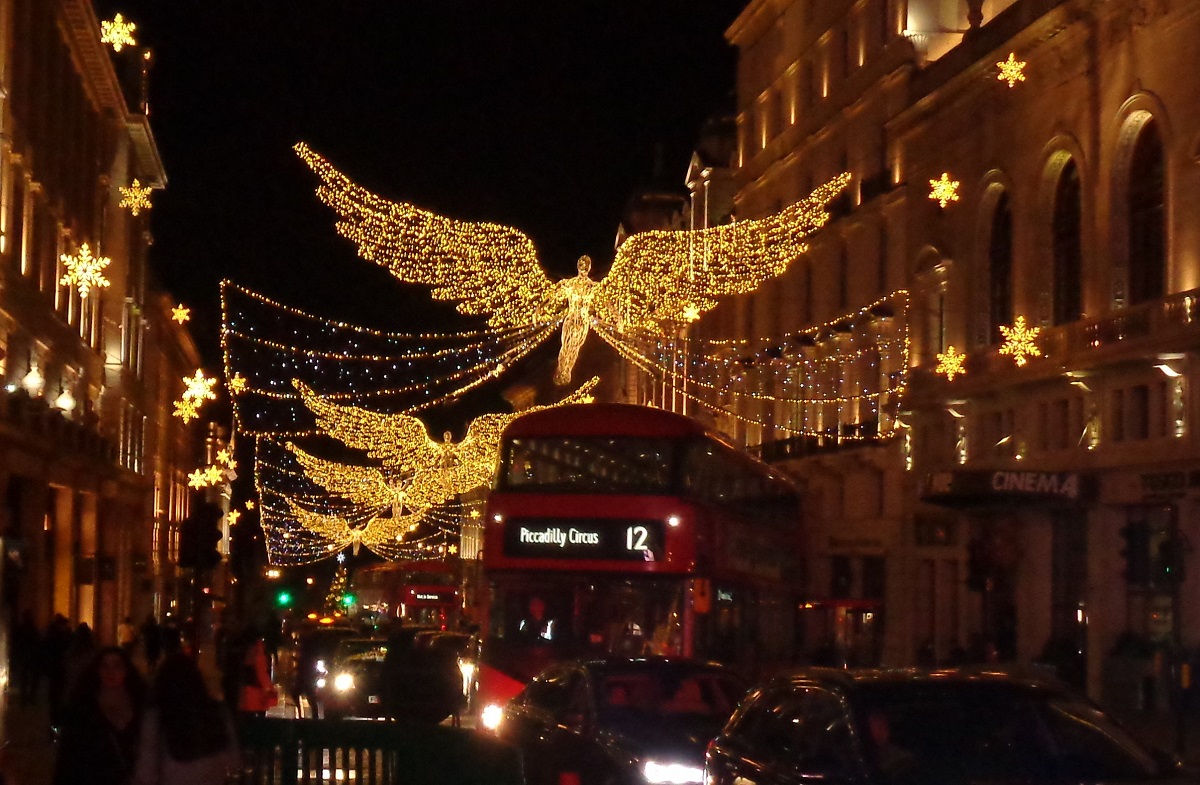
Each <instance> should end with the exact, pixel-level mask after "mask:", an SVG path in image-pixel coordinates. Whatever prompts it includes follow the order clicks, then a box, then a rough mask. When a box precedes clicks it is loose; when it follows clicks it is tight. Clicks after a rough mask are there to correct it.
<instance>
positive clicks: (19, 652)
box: [9, 608, 42, 705]
mask: <svg viewBox="0 0 1200 785" xmlns="http://www.w3.org/2000/svg"><path fill="white" fill-rule="evenodd" d="M41 655H42V636H41V633H39V632H38V628H37V623H36V622H34V620H33V613H32V612H31V611H30V610H29V609H28V608H26V609H25V610H24V611H22V612H21V618H20V619H18V620H17V623H16V624H15V625H13V632H12V648H11V652H10V656H9V661H10V663H11V665H10V666H9V668H10V670H11V671H12V677H13V681H14V682H15V684H16V687H17V693H18V695H19V696H20V698H21V703H23V704H25V705H28V704H29V703H31V702H32V701H33V699H34V697H35V696H36V695H37V688H38V681H39V677H40V676H41V662H40V660H41Z"/></svg>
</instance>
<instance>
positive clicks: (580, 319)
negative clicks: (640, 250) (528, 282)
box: [554, 256, 600, 384]
mask: <svg viewBox="0 0 1200 785" xmlns="http://www.w3.org/2000/svg"><path fill="white" fill-rule="evenodd" d="M576 268H577V269H578V270H579V273H578V274H577V275H575V276H574V277H573V278H567V279H566V280H563V281H559V282H558V286H557V289H556V292H555V295H556V297H555V299H557V300H558V301H560V302H561V301H563V300H565V301H566V304H567V310H566V313H565V314H564V315H563V324H562V349H561V350H559V353H558V367H557V369H555V372H554V383H555V384H567V383H568V382H570V381H571V371H572V370H574V368H575V361H576V360H577V359H579V350H580V349H581V348H582V347H583V342H584V340H585V339H586V338H587V334H588V329H589V328H590V327H591V322H592V297H593V296H595V293H596V287H597V286H598V285H599V283H600V282H599V281H593V280H592V279H591V278H590V277H589V275H588V274H589V273H590V272H591V271H592V260H591V258H590V257H587V256H581V257H579V261H578V262H577V263H576Z"/></svg>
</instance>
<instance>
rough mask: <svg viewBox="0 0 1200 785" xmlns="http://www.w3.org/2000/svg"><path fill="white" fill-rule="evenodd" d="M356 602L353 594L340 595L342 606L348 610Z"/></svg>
mask: <svg viewBox="0 0 1200 785" xmlns="http://www.w3.org/2000/svg"><path fill="white" fill-rule="evenodd" d="M357 600H358V598H357V597H355V596H354V595H353V594H343V595H342V605H345V606H346V607H347V608H349V607H350V606H351V605H353V604H354V603H355V601H357Z"/></svg>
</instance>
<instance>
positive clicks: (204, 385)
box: [174, 369, 217, 423]
mask: <svg viewBox="0 0 1200 785" xmlns="http://www.w3.org/2000/svg"><path fill="white" fill-rule="evenodd" d="M216 384H217V380H216V379H209V378H208V377H206V376H205V375H204V371H203V370H201V369H196V373H195V374H194V375H192V376H185V377H183V386H184V390H183V397H182V398H180V399H179V400H178V401H175V412H174V415H175V416H176V417H178V418H179V419H181V420H183V421H184V422H185V423H187V422H191V421H192V420H194V419H196V418H198V417H199V416H200V407H201V406H203V405H204V402H205V401H211V400H213V399H215V398H216V397H217V394H216V393H215V392H213V387H214V386H216Z"/></svg>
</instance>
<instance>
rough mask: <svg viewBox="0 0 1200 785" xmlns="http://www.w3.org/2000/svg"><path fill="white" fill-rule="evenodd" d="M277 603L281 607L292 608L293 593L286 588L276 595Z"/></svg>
mask: <svg viewBox="0 0 1200 785" xmlns="http://www.w3.org/2000/svg"><path fill="white" fill-rule="evenodd" d="M275 604H276V605H278V606H279V607H280V608H290V607H291V606H292V593H291V592H290V591H288V590H286V589H284V590H282V591H280V592H279V594H276V595H275Z"/></svg>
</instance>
